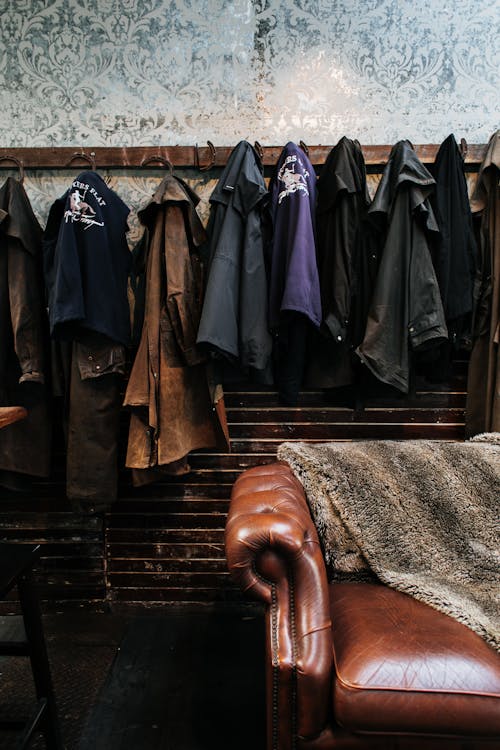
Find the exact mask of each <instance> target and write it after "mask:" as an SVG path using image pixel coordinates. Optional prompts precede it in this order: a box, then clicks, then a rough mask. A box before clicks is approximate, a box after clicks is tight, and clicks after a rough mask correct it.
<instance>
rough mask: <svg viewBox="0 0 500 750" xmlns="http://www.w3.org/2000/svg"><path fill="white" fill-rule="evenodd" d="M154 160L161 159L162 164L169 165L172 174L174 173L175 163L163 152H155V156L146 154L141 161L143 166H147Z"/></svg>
mask: <svg viewBox="0 0 500 750" xmlns="http://www.w3.org/2000/svg"><path fill="white" fill-rule="evenodd" d="M153 161H159V162H160V164H163V166H165V167H167V169H168V171H169V172H170V174H173V173H174V165H173V164H172V162H171V161H169V160H168V159H167V158H166V157H165V156H162V155H161V154H153V156H145V157H144V159H143V160H142V161H141V167H146V166H147V165H148V164H150V163H151V162H153Z"/></svg>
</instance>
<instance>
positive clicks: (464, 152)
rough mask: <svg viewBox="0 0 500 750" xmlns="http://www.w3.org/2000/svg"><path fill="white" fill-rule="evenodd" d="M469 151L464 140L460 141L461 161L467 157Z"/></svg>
mask: <svg viewBox="0 0 500 750" xmlns="http://www.w3.org/2000/svg"><path fill="white" fill-rule="evenodd" d="M468 150H469V147H468V145H467V141H466V140H465V138H461V139H460V154H461V156H462V159H465V157H466V156H467V151H468Z"/></svg>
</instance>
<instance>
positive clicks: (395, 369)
mask: <svg viewBox="0 0 500 750" xmlns="http://www.w3.org/2000/svg"><path fill="white" fill-rule="evenodd" d="M434 184H435V182H434V179H433V177H432V175H431V174H430V173H429V171H428V170H427V169H426V168H425V167H424V165H423V164H421V162H420V161H419V160H418V158H417V155H416V153H415V151H414V150H413V148H412V146H411V144H410V143H409V141H399V143H397V144H396V145H395V146H394V147H393V149H392V151H391V153H390V156H389V160H388V162H387V165H386V167H385V169H384V173H383V175H382V179H381V181H380V184H379V187H378V189H377V192H376V194H375V198H374V200H373V203H372V205H371V206H370V209H369V212H368V215H369V217H370V218H371V220H372V221H373V222H374V224H375V225H376V226H377V228H378V231H379V232H380V234H381V237H382V242H383V250H382V255H381V259H380V265H379V269H378V273H377V280H376V282H375V289H374V292H373V297H372V302H371V306H370V312H369V315H368V321H367V324H366V331H365V335H364V339H363V341H362V343H361V344H360V346H359V347H358V349H357V353H358V354H359V356H360V358H361V360H362V362H364V364H365V365H367V367H368V368H369V369H370V370H371V371H372V373H373V374H374V375H375V376H376V377H377V378H378V379H379V380H381V381H383V382H384V383H388V384H389V385H392V386H394V387H396V388H397V389H399V390H400V391H403V392H404V393H407V392H408V390H409V380H410V352H411V351H419V350H424V349H428V348H430V347H432V346H436V345H439V344H441V343H442V342H443V341H445V340H446V339H447V337H448V331H447V328H446V323H445V318H444V311H443V304H442V302H441V296H440V292H439V286H438V282H437V279H436V274H435V271H434V267H433V264H432V258H431V253H430V248H429V244H430V236H431V235H432V234H433V233H436V232H438V231H439V229H438V225H437V223H436V219H435V217H434V214H433V211H432V208H431V205H430V202H429V196H430V194H431V192H432V190H433V189H434Z"/></svg>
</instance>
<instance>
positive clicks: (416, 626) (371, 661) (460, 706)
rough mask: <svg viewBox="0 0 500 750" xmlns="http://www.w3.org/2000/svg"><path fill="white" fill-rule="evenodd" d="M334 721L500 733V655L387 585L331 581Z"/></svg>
mask: <svg viewBox="0 0 500 750" xmlns="http://www.w3.org/2000/svg"><path fill="white" fill-rule="evenodd" d="M330 605H331V612H332V628H333V649H334V660H335V677H334V686H333V710H334V717H335V720H336V721H337V722H338V723H339V724H340V725H342V726H344V727H346V728H347V729H349V730H351V731H357V732H398V733H399V732H401V733H415V734H419V733H424V734H425V733H433V734H442V735H443V736H450V735H451V736H492V735H493V736H496V735H498V736H500V656H499V655H498V654H497V653H496V652H495V651H494V650H493V649H492V648H490V646H488V644H486V643H485V642H484V641H483V640H482V639H481V638H480V637H479V636H478V635H476V633H474V632H473V631H472V630H470V629H469V628H467V627H465V626H464V625H461V624H460V623H458V622H456V621H455V620H453V619H452V618H451V617H448V616H447V615H445V614H442V613H441V612H438V611H436V610H434V609H433V608H431V607H429V606H427V605H426V604H422V603H421V602H418V601H416V600H415V599H413V598H412V597H410V596H407V595H406V594H402V593H400V592H398V591H395V590H394V589H391V588H389V587H387V586H383V585H378V584H372V583H337V584H331V585H330Z"/></svg>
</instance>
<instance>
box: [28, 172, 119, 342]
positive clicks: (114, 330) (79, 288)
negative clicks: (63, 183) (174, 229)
mask: <svg viewBox="0 0 500 750" xmlns="http://www.w3.org/2000/svg"><path fill="white" fill-rule="evenodd" d="M129 212H130V209H129V208H128V207H127V206H126V205H125V203H124V202H123V201H122V199H121V198H120V197H119V196H118V195H117V194H116V193H115V192H114V191H113V190H111V189H110V188H109V187H108V186H107V185H106V183H105V182H104V180H103V179H102V177H101V176H100V175H98V174H97V173H96V172H82V173H81V174H80V175H78V177H77V178H76V180H74V182H73V184H72V185H71V187H70V188H69V190H67V191H66V193H65V194H64V195H63V196H62V197H61V198H59V199H58V200H56V201H55V203H54V204H53V206H52V208H51V210H50V213H49V218H48V221H47V227H46V229H45V234H44V241H43V246H44V271H45V279H46V283H47V289H48V302H49V320H50V330H51V335H52V336H53V338H58V339H69V340H72V339H76V338H78V334H79V331H80V330H81V329H86V330H91V331H97V332H99V333H102V334H104V335H105V336H109V338H111V339H113V340H114V341H117V342H120V343H122V344H128V343H129V342H130V314H129V304H128V297H127V280H128V275H129V269H130V263H131V254H130V251H129V249H128V245H127V239H126V232H127V229H128V226H127V217H128V214H129Z"/></svg>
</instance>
